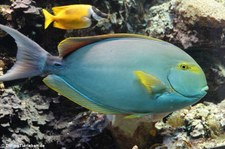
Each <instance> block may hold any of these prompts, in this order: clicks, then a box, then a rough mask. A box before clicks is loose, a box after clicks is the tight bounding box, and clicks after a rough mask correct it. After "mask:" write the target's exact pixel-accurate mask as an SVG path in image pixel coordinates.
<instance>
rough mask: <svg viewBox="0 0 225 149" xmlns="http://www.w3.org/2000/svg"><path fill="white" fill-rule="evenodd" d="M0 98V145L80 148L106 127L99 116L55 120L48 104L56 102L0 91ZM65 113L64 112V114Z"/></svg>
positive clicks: (91, 114) (9, 90) (104, 119)
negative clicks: (50, 145)
mask: <svg viewBox="0 0 225 149" xmlns="http://www.w3.org/2000/svg"><path fill="white" fill-rule="evenodd" d="M2 92H3V93H2V95H1V96H0V98H1V100H0V121H1V122H0V130H1V133H0V138H1V139H0V140H1V141H0V145H2V147H3V146H4V145H8V146H9V145H11V146H13V147H15V146H18V145H21V144H31V143H34V144H39V145H44V146H48V145H49V144H53V143H56V144H57V146H61V147H63V146H69V144H71V145H72V144H74V141H75V145H78V144H79V143H80V145H81V146H82V143H87V142H89V141H90V140H91V138H92V137H94V136H96V135H98V134H100V133H102V131H103V129H104V128H105V127H106V126H107V125H108V121H107V120H106V118H105V117H104V116H103V115H100V114H96V113H89V112H84V113H81V114H78V115H74V116H73V117H71V116H66V115H63V114H61V115H60V116H59V118H57V117H58V116H57V115H56V113H54V112H55V111H52V110H50V109H51V108H50V104H53V100H54V103H55V104H57V103H59V102H55V101H56V100H57V99H58V97H56V98H47V97H44V96H40V94H35V95H33V96H30V97H27V96H24V95H23V97H21V98H22V99H20V98H19V97H18V96H17V95H16V93H15V92H14V91H13V90H12V89H4V90H3V91H2ZM64 112H65V111H64Z"/></svg>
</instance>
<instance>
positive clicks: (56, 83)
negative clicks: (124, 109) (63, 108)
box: [43, 75, 120, 114]
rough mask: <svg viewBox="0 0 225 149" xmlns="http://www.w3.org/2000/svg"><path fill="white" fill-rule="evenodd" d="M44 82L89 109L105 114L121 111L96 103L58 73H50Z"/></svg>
mask: <svg viewBox="0 0 225 149" xmlns="http://www.w3.org/2000/svg"><path fill="white" fill-rule="evenodd" d="M43 82H44V83H45V84H46V85H47V86H48V87H50V88H51V89H53V90H54V91H56V92H58V93H59V94H61V95H63V96H65V97H66V98H68V99H70V100H71V101H73V102H75V103H77V104H79V105H81V106H83V107H85V108H87V109H90V110H92V111H95V112H99V113H103V114H119V113H120V112H119V111H117V110H114V109H112V108H111V109H110V108H105V107H104V106H102V105H100V104H98V103H94V102H93V101H92V100H90V99H89V98H88V97H85V95H82V94H81V93H79V92H78V91H77V90H76V89H75V88H73V87H72V86H71V85H69V84H68V83H67V82H66V81H65V80H63V79H62V78H61V77H59V76H57V75H48V76H47V77H46V78H44V79H43Z"/></svg>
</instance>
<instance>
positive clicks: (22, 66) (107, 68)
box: [0, 25, 208, 117]
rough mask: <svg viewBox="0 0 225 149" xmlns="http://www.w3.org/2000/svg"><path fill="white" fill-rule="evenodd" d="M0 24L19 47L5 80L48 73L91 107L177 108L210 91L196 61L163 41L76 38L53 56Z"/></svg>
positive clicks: (138, 111) (122, 110)
mask: <svg viewBox="0 0 225 149" xmlns="http://www.w3.org/2000/svg"><path fill="white" fill-rule="evenodd" d="M0 28H1V29H2V30H4V31H6V32H7V33H9V34H10V35H11V36H12V37H13V38H14V39H15V41H16V43H17V46H18V52H17V61H16V63H15V65H14V66H13V67H12V68H11V69H10V70H9V71H8V72H7V73H6V74H4V75H3V76H0V81H9V80H14V79H20V78H26V77H32V76H37V75H41V74H48V76H47V77H46V78H44V80H43V81H44V82H45V84H46V85H47V86H49V87H50V88H52V89H53V90H55V91H57V92H58V93H60V94H61V95H63V96H65V97H67V98H68V99H70V100H72V101H73V102H75V103H77V104H79V105H81V106H83V107H86V108H88V109H90V110H92V111H96V112H100V113H104V114H126V115H146V114H155V113H166V112H172V111H175V110H178V109H181V108H184V107H186V106H189V105H192V104H194V103H196V102H197V101H199V100H200V99H201V98H202V97H204V96H205V95H206V90H207V89H208V86H207V82H206V78H205V74H204V72H203V70H202V69H201V67H200V66H199V65H198V64H197V63H196V61H195V60H194V59H193V58H192V57H191V56H189V55H188V54H187V53H185V52H184V51H182V50H181V49H179V48H178V47H176V46H174V45H172V44H170V43H167V42H164V41H161V40H157V39H154V38H150V37H146V36H142V35H136V34H111V35H110V34H109V35H99V36H90V37H71V38H67V39H65V40H63V41H62V42H61V43H60V44H59V45H58V50H59V56H53V55H51V54H50V53H48V52H47V51H45V50H44V49H42V48H41V47H40V46H39V45H38V44H36V43H35V42H33V41H32V40H30V39H29V38H27V37H26V36H24V35H22V34H21V33H20V32H18V31H16V30H14V29H12V28H9V27H6V26H3V25H0ZM131 117H132V116H131Z"/></svg>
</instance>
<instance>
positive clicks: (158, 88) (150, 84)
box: [134, 71, 167, 95]
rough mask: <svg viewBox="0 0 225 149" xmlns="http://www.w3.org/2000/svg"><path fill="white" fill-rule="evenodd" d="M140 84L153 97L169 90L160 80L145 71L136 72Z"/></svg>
mask: <svg viewBox="0 0 225 149" xmlns="http://www.w3.org/2000/svg"><path fill="white" fill-rule="evenodd" d="M134 74H135V75H136V77H137V78H138V80H139V82H140V83H141V84H142V85H143V86H144V88H145V89H146V90H147V91H148V92H149V93H150V94H152V95H155V94H159V93H162V92H164V91H165V90H166V89H167V88H166V86H165V84H164V83H162V82H161V81H160V80H159V79H158V78H156V77H155V76H153V75H151V74H147V73H145V72H143V71H134Z"/></svg>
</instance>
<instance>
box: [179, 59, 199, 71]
mask: <svg viewBox="0 0 225 149" xmlns="http://www.w3.org/2000/svg"><path fill="white" fill-rule="evenodd" d="M177 69H179V70H184V71H185V70H187V71H191V72H194V73H200V72H201V69H200V68H199V67H198V66H195V65H190V64H188V63H186V62H182V63H179V64H178V65H177Z"/></svg>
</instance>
